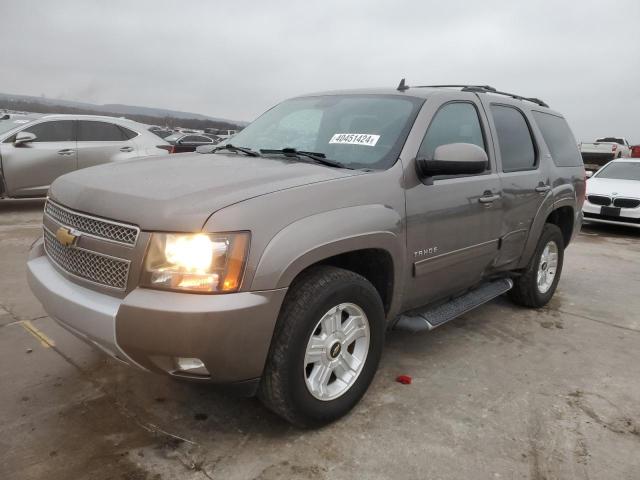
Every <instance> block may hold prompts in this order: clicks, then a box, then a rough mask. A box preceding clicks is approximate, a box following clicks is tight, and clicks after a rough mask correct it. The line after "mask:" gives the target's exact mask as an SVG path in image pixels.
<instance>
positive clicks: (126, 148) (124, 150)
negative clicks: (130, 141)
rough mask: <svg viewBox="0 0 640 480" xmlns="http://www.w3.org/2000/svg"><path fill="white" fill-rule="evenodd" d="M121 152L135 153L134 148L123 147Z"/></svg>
mask: <svg viewBox="0 0 640 480" xmlns="http://www.w3.org/2000/svg"><path fill="white" fill-rule="evenodd" d="M120 151H121V152H133V147H122V148H121V149H120Z"/></svg>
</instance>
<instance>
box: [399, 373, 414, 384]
mask: <svg viewBox="0 0 640 480" xmlns="http://www.w3.org/2000/svg"><path fill="white" fill-rule="evenodd" d="M396 382H399V383H401V384H403V385H411V377H410V376H409V375H398V378H396Z"/></svg>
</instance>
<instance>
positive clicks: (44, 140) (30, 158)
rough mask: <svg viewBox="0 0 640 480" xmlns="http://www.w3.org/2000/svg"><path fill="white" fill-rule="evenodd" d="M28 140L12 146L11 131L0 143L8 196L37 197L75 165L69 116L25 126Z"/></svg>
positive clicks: (72, 132) (45, 192)
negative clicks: (31, 139)
mask: <svg viewBox="0 0 640 480" xmlns="http://www.w3.org/2000/svg"><path fill="white" fill-rule="evenodd" d="M22 132H29V133H33V134H34V135H35V136H36V139H35V140H33V141H32V142H29V143H25V144H22V145H18V146H15V145H14V144H13V140H14V139H15V135H14V136H12V137H10V138H8V139H7V140H5V141H4V142H3V143H2V144H1V145H0V155H1V158H2V173H3V175H4V181H5V184H6V187H7V195H8V196H10V197H41V196H44V195H46V194H47V190H48V189H49V185H51V183H52V182H53V181H54V180H55V179H56V178H58V177H59V176H60V175H64V174H65V173H69V172H72V171H73V170H75V169H76V165H77V156H76V141H75V132H74V121H73V120H54V121H44V122H40V123H36V124H34V125H30V126H27V127H26V128H24V129H23V130H22Z"/></svg>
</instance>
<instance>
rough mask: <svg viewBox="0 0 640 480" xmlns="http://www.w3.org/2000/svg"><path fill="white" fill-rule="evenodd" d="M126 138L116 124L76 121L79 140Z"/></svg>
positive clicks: (110, 140)
mask: <svg viewBox="0 0 640 480" xmlns="http://www.w3.org/2000/svg"><path fill="white" fill-rule="evenodd" d="M123 140H128V138H127V136H126V135H125V133H124V131H123V130H121V129H120V127H119V126H118V125H115V124H113V123H108V122H95V121H90V120H80V121H78V141H79V142H121V141H123Z"/></svg>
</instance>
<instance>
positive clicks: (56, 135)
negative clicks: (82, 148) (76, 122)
mask: <svg viewBox="0 0 640 480" xmlns="http://www.w3.org/2000/svg"><path fill="white" fill-rule="evenodd" d="M23 132H29V133H33V134H34V135H35V136H36V139H35V140H34V142H73V141H75V138H74V137H73V120H59V121H56V122H43V123H38V124H36V125H33V126H31V127H28V128H25V129H24V130H23Z"/></svg>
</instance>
